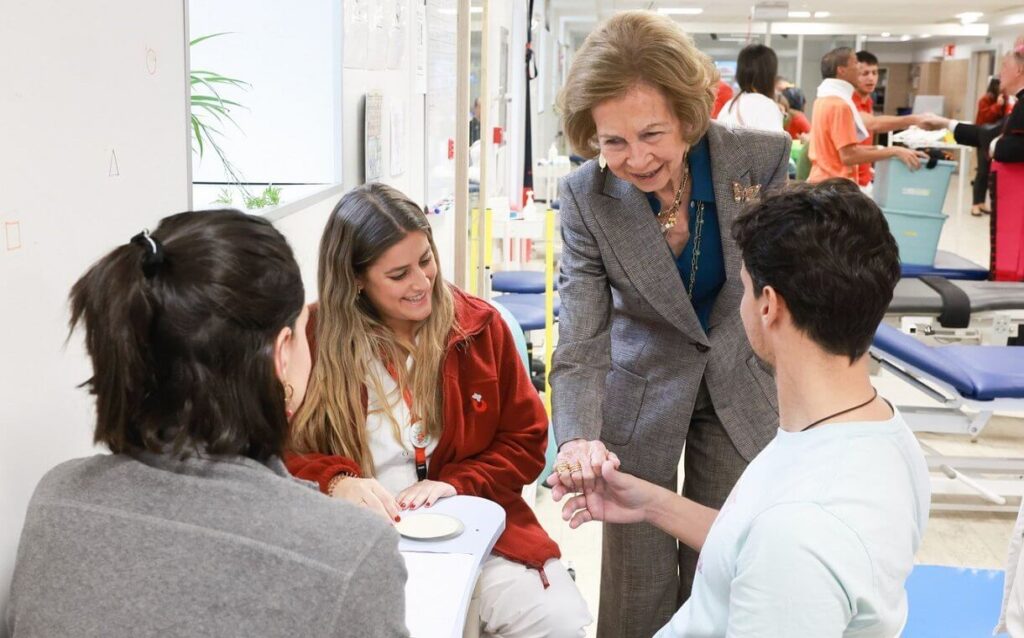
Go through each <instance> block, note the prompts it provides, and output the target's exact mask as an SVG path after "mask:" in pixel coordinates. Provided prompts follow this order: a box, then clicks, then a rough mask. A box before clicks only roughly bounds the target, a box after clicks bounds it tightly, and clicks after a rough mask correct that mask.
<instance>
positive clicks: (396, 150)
mask: <svg viewBox="0 0 1024 638" xmlns="http://www.w3.org/2000/svg"><path fill="white" fill-rule="evenodd" d="M393 101H394V105H393V106H392V107H391V153H390V156H391V176H392V177H397V176H398V175H401V174H402V173H404V172H405V162H404V158H403V152H402V149H403V148H405V108H404V107H403V106H402V103H401V102H400V101H398V100H393Z"/></svg>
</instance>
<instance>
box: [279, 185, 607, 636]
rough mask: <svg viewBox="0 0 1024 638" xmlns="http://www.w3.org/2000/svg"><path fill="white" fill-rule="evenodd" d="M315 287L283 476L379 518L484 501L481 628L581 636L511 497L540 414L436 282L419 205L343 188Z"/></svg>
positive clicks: (542, 550)
mask: <svg viewBox="0 0 1024 638" xmlns="http://www.w3.org/2000/svg"><path fill="white" fill-rule="evenodd" d="M319 294H320V302H319V305H318V307H316V308H314V309H313V310H314V312H312V313H311V316H310V321H309V326H310V328H309V336H310V340H311V341H312V342H313V348H312V351H313V353H314V357H315V363H314V367H313V373H312V376H311V378H310V386H309V390H308V393H307V395H306V400H305V403H304V404H303V406H302V408H301V409H300V410H299V412H298V414H297V415H296V419H295V425H294V428H293V434H292V448H293V450H294V453H293V454H291V455H290V456H289V457H288V458H287V459H286V460H287V464H288V468H289V470H291V471H292V473H293V474H295V475H296V476H299V477H300V478H305V479H308V480H312V481H316V482H318V483H319V485H320V489H321V490H322V491H323V492H324V493H326V494H328V495H330V496H332V497H335V498H341V499H344V500H347V501H350V502H352V503H355V504H358V505H362V506H365V507H368V508H370V509H372V510H375V511H377V512H379V513H380V514H382V515H384V516H386V517H388V518H389V519H392V520H394V521H398V520H399V519H400V517H401V511H402V510H406V509H416V508H419V507H430V506H431V505H433V504H434V503H435V502H437V500H438V499H441V498H445V497H448V496H453V495H455V494H468V495H472V496H479V497H483V498H487V499H490V500H492V501H494V502H496V503H498V504H499V505H501V506H502V507H503V508H504V509H505V513H506V524H505V531H504V533H503V534H502V535H501V537H500V538H499V539H498V542H497V544H496V545H495V546H494V550H493V553H492V556H491V557H490V558H489V559H488V560H487V561H486V562H485V563H484V567H483V571H482V573H481V575H480V579H479V581H478V583H477V588H476V591H475V593H474V597H477V598H478V599H479V603H480V605H479V608H480V624H481V630H482V632H483V634H484V635H487V636H505V637H520V636H524V637H525V636H538V637H539V636H554V637H557V636H583V635H584V634H585V630H584V628H585V627H586V626H587V625H589V624H590V623H591V621H592V619H591V616H590V613H589V612H588V610H587V606H586V603H585V602H584V601H583V598H582V597H581V596H580V593H579V590H578V589H577V588H576V585H575V583H574V582H573V581H572V579H571V578H570V577H569V575H568V573H567V572H566V570H565V567H563V566H562V564H561V562H560V561H559V560H558V559H559V557H560V553H559V551H558V546H557V545H556V544H555V542H554V541H552V540H551V538H550V537H549V536H548V535H547V533H546V532H545V531H544V530H543V528H541V526H540V524H539V523H538V522H537V519H536V517H535V516H534V514H533V511H532V510H531V509H530V507H529V506H528V505H527V504H526V502H525V501H524V500H523V499H522V497H521V495H520V494H521V492H522V488H523V486H524V485H526V484H527V483H530V482H532V481H533V480H534V479H535V478H536V476H537V475H538V474H539V473H540V471H541V469H542V468H543V465H544V450H545V447H546V444H547V428H548V419H547V415H546V414H545V412H544V408H543V405H542V404H541V401H540V399H539V397H538V396H537V393H536V391H535V390H534V389H533V386H532V385H531V383H530V380H529V377H528V376H527V374H526V371H525V369H524V368H523V365H522V362H521V360H520V358H519V354H518V353H517V351H516V347H515V342H514V341H513V338H512V334H511V332H510V331H509V329H508V327H507V326H506V325H505V323H504V322H503V320H502V319H501V316H500V315H499V314H498V312H497V311H496V310H495V309H494V308H493V307H492V306H491V305H490V304H488V303H487V302H485V301H483V300H481V299H477V298H475V297H471V296H470V295H467V294H466V293H464V292H462V291H461V290H458V289H457V288H454V287H453V286H450V285H449V284H447V283H445V282H444V280H443V279H442V277H441V274H440V272H439V269H438V256H437V249H436V247H435V246H434V241H433V238H432V236H431V230H430V225H429V223H428V222H427V219H426V216H425V215H424V214H423V211H422V210H421V209H420V208H419V206H417V205H416V204H415V203H414V202H412V201H411V200H409V199H408V198H407V197H405V196H404V195H402V194H401V193H399V192H398V191H396V190H395V189H393V188H390V187H388V186H384V185H382V184H368V185H365V186H361V187H359V188H356V189H354V190H352V191H350V192H349V193H348V194H346V195H345V196H344V197H343V198H342V200H341V202H339V203H338V205H337V206H336V207H335V209H334V211H333V213H332V214H331V217H330V219H329V220H328V222H327V227H326V229H325V230H324V234H323V237H322V239H321V242H320V272H319ZM413 441H415V442H416V446H415V447H414V445H413ZM417 447H418V448H419V449H420V450H422V453H418V452H417V450H416V448H417ZM417 457H419V459H418V458H417Z"/></svg>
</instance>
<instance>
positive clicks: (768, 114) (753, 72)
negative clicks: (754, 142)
mask: <svg viewBox="0 0 1024 638" xmlns="http://www.w3.org/2000/svg"><path fill="white" fill-rule="evenodd" d="M778 69H779V60H778V57H776V55H775V51H773V50H772V48H771V47H767V46H765V45H763V44H749V45H747V46H745V47H743V49H742V50H741V51H740V54H739V57H737V58H736V83H737V84H739V85H740V92H739V93H737V94H736V97H734V98H732V99H731V100H729V101H728V102H726V103H725V106H723V107H722V110H721V112H719V114H718V117H717V118H715V119H717V120H718V121H719V122H722V123H723V124H730V125H732V126H733V128H751V129H757V130H761V131H779V132H782V131H783V130H784V129H783V128H782V109H781V108H779V105H778V104H777V103H776V102H775V77H776V74H777V72H778Z"/></svg>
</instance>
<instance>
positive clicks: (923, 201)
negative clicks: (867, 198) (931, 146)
mask: <svg viewBox="0 0 1024 638" xmlns="http://www.w3.org/2000/svg"><path fill="white" fill-rule="evenodd" d="M955 168H956V162H948V161H945V160H942V161H940V162H938V163H937V164H936V165H935V168H926V167H925V166H924V164H923V163H922V165H921V168H920V169H918V170H916V171H912V170H910V169H909V168H907V165H906V164H904V163H903V162H901V161H899V160H896V159H890V160H885V161H884V162H877V163H875V185H874V186H873V187H872V190H871V194H872V196H873V197H874V198H875V202H876V203H877V204H878V206H879V207H880V208H882V209H883V210H884V209H892V210H901V211H906V210H912V211H919V212H922V213H935V214H939V213H941V212H942V206H943V204H945V203H946V191H947V190H949V179H950V177H952V176H953V169H955Z"/></svg>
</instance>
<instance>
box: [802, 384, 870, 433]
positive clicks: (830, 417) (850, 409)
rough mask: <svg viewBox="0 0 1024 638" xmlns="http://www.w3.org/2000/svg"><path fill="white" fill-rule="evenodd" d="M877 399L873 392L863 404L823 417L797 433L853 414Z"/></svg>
mask: <svg viewBox="0 0 1024 638" xmlns="http://www.w3.org/2000/svg"><path fill="white" fill-rule="evenodd" d="M877 398H878V390H875V393H874V394H872V395H871V398H870V399H868V400H867V401H865V402H864V403H858V404H857V405H855V406H853V407H852V408H846V409H845V410H840V411H839V412H836V413H835V414H830V415H828V416H827V417H825V418H824V419H818V420H817V421H815V422H814V423H812V424H810V425H808V426H807V427H804V428H801V429H799V430H797V432H806V431H807V430H810V429H811V428H813V427H815V426H818V425H821V424H822V423H824V422H825V421H828V420H829V419H834V418H836V417H837V416H843V415H844V414H849V413H850V412H853V411H854V410H859V409H861V408H863V407H864V406H866V405H867V404H869V403H871V402H872V401H874V400H875V399H877Z"/></svg>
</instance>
